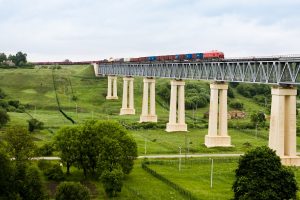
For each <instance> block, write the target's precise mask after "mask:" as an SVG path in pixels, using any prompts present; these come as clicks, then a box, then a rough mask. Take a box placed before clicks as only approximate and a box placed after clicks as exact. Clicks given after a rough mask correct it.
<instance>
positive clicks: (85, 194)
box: [55, 182, 90, 200]
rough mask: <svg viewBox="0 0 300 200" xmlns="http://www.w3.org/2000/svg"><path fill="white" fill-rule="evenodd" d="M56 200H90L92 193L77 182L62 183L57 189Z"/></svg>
mask: <svg viewBox="0 0 300 200" xmlns="http://www.w3.org/2000/svg"><path fill="white" fill-rule="evenodd" d="M55 199H56V200H71V199H72V200H89V199H90V192H89V190H88V188H87V187H85V186H83V185H81V184H80V183H77V182H62V183H60V184H59V185H58V187H57V188H56V194H55Z"/></svg>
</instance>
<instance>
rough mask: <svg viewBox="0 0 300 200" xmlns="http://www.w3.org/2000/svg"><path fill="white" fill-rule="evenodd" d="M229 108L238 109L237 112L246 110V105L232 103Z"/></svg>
mask: <svg viewBox="0 0 300 200" xmlns="http://www.w3.org/2000/svg"><path fill="white" fill-rule="evenodd" d="M229 107H231V108H234V109H237V110H243V109H244V104H243V103H241V102H238V101H235V102H231V103H230V104H229Z"/></svg>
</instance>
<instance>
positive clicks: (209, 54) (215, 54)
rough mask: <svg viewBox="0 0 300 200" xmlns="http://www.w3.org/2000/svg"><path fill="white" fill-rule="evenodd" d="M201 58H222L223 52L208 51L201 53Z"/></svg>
mask: <svg viewBox="0 0 300 200" xmlns="http://www.w3.org/2000/svg"><path fill="white" fill-rule="evenodd" d="M203 59H224V53H223V52H220V51H216V50H214V51H209V52H206V53H203Z"/></svg>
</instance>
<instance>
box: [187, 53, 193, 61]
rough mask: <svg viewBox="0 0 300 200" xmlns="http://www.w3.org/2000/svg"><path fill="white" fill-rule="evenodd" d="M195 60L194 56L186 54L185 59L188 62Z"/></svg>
mask: <svg viewBox="0 0 300 200" xmlns="http://www.w3.org/2000/svg"><path fill="white" fill-rule="evenodd" d="M192 58H193V55H192V54H185V59H186V60H191V59H192Z"/></svg>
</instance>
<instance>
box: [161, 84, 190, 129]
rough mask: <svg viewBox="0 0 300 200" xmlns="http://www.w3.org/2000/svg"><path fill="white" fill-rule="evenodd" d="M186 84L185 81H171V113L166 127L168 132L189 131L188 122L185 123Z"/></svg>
mask: <svg viewBox="0 0 300 200" xmlns="http://www.w3.org/2000/svg"><path fill="white" fill-rule="evenodd" d="M184 85H185V82H184V81H178V80H172V81H171V98H170V113H169V123H167V127H166V131H167V132H175V131H187V124H186V123H185V105H184ZM177 93H178V95H177ZM177 97H178V111H177ZM177 115H178V116H177Z"/></svg>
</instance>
